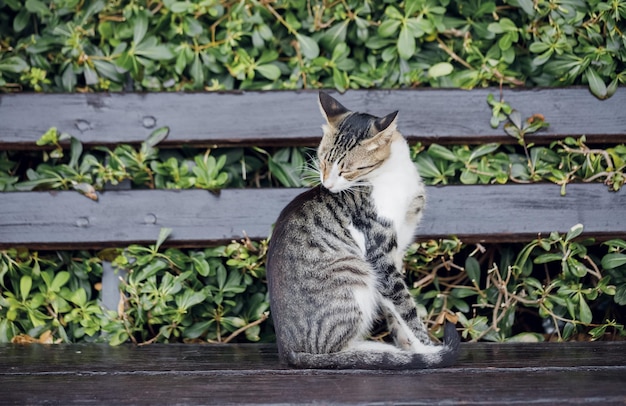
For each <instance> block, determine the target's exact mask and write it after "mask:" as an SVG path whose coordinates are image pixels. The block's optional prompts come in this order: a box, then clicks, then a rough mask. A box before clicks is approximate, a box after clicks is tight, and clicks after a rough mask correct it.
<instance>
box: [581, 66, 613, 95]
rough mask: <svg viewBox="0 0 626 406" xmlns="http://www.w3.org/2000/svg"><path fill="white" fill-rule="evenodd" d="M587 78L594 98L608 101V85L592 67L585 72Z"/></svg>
mask: <svg viewBox="0 0 626 406" xmlns="http://www.w3.org/2000/svg"><path fill="white" fill-rule="evenodd" d="M585 77H586V78H587V81H588V82H589V90H591V93H593V94H594V96H596V97H597V98H598V99H606V98H607V97H608V92H607V88H606V85H605V84H604V81H603V80H602V78H601V77H600V75H598V72H596V70H595V69H593V68H592V67H591V66H590V67H588V68H587V70H586V71H585Z"/></svg>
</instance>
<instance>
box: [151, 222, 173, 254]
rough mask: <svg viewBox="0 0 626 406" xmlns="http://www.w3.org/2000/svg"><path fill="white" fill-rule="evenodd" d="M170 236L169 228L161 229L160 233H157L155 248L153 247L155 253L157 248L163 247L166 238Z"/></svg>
mask: <svg viewBox="0 0 626 406" xmlns="http://www.w3.org/2000/svg"><path fill="white" fill-rule="evenodd" d="M171 234H172V229H171V228H166V227H163V228H162V229H161V230H160V231H159V238H158V239H157V242H156V246H155V248H154V249H155V251H157V250H158V249H159V247H161V245H163V243H164V242H165V240H167V238H168V237H169V236H170V235H171Z"/></svg>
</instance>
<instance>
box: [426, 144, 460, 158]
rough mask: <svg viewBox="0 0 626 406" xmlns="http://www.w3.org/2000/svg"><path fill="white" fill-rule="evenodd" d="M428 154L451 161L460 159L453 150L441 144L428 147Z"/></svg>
mask: <svg viewBox="0 0 626 406" xmlns="http://www.w3.org/2000/svg"><path fill="white" fill-rule="evenodd" d="M428 155H430V156H432V157H433V158H441V159H444V160H446V161H449V162H456V161H458V158H457V156H456V155H454V153H453V152H452V151H450V150H449V149H448V148H446V147H444V146H442V145H439V144H431V145H430V147H428Z"/></svg>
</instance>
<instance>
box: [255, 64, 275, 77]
mask: <svg viewBox="0 0 626 406" xmlns="http://www.w3.org/2000/svg"><path fill="white" fill-rule="evenodd" d="M254 70H256V71H257V72H259V73H260V74H261V75H263V76H264V77H265V78H267V79H269V80H276V79H278V78H279V77H280V68H278V66H276V65H273V64H267V65H260V66H257V67H256V68H255V69H254Z"/></svg>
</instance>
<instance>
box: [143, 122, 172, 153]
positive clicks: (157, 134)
mask: <svg viewBox="0 0 626 406" xmlns="http://www.w3.org/2000/svg"><path fill="white" fill-rule="evenodd" d="M169 133H170V128H169V127H161V128H157V129H156V130H154V131H152V133H151V134H150V136H149V137H148V139H146V140H145V141H144V143H145V144H146V145H147V146H148V147H150V148H152V147H155V146H156V145H158V144H159V143H160V142H161V141H163V140H164V139H166V138H167V136H168V135H169Z"/></svg>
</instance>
